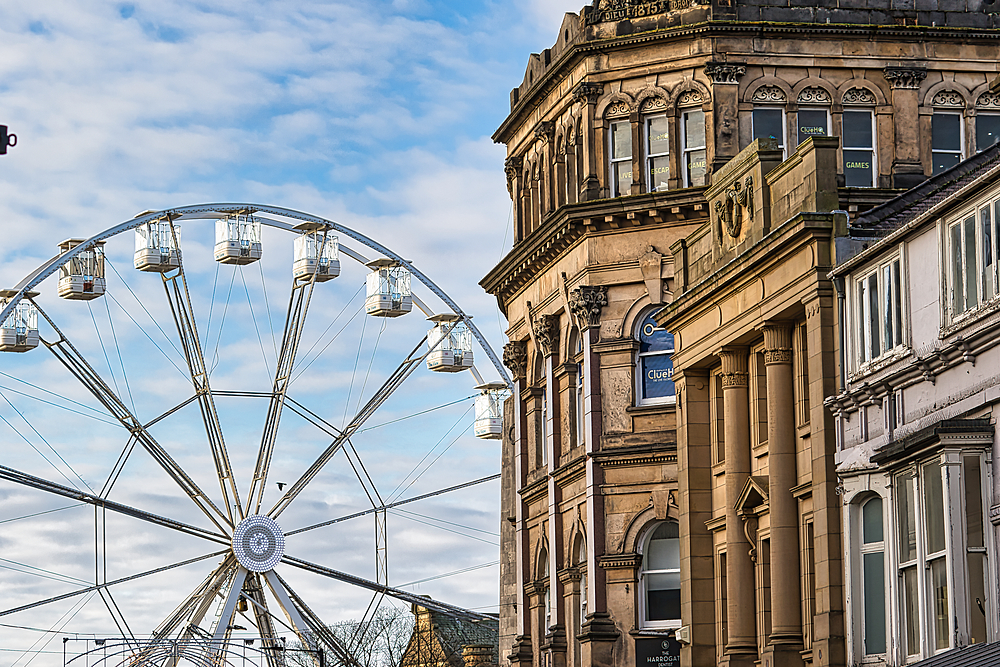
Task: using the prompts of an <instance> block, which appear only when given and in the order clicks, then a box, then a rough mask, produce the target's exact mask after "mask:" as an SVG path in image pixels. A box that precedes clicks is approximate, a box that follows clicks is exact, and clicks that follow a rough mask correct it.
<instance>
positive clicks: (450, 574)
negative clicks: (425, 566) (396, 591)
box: [396, 560, 500, 611]
mask: <svg viewBox="0 0 1000 667" xmlns="http://www.w3.org/2000/svg"><path fill="white" fill-rule="evenodd" d="M499 564H500V561H498V560H494V561H490V562H489V563H480V564H479V565H473V566H472V567H463V568H462V569H461V570H453V571H452V572H445V573H444V574H438V575H435V576H433V577H427V578H426V579H417V580H416V581H410V582H407V583H405V584H397V585H396V588H404V587H406V586H414V585H416V584H423V583H426V582H428V581H435V580H437V579H444V578H446V577H453V576H455V575H456V574H465V573H466V572H473V571H475V570H483V569H485V568H487V567H496V566H497V565H499ZM499 606H500V605H497V604H491V605H486V606H485V607H471V608H470V610H472V611H475V610H476V609H490V608H491V607H499Z"/></svg>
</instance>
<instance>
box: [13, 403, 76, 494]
mask: <svg viewBox="0 0 1000 667" xmlns="http://www.w3.org/2000/svg"><path fill="white" fill-rule="evenodd" d="M0 396H3V394H0ZM3 399H4V400H5V401H6V400H7V397H6V396H3ZM7 402H8V403H10V401H7ZM15 410H16V408H15ZM0 420H3V423H5V424H7V426H10V429H11V430H12V431H14V433H17V434H18V435H19V436H20V437H21V440H24V442H25V443H27V445H28V446H29V447H31V448H32V449H33V450H35V451H36V452H37V453H38V455H39V456H41V457H42V458H43V459H45V462H46V463H48V464H49V465H50V466H52V469H53V470H55V471H56V472H57V473H59V474H60V475H62V477H63V479H65V480H66V481H67V482H69V483H70V484H72V485H73V488H75V489H77V490H79V489H80V487H79V486H77V484H76V482H74V481H73V480H72V479H70V478H69V476H68V475H67V474H66V473H64V472H63V471H62V470H61V469H60V468H59V466H57V465H56V464H55V463H53V462H52V461H51V459H49V457H47V456H45V454H43V453H42V452H41V450H39V449H38V447H35V445H34V444H33V443H32V442H31V441H30V440H28V439H27V438H26V437H24V434H23V433H21V432H20V431H19V430H18V429H17V427H15V426H14V425H13V424H11V423H10V422H9V421H7V418H6V417H4V416H3V415H2V414H0Z"/></svg>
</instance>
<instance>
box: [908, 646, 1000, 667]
mask: <svg viewBox="0 0 1000 667" xmlns="http://www.w3.org/2000/svg"><path fill="white" fill-rule="evenodd" d="M996 665H1000V642H992V643H989V644H972V645H971V646H966V647H964V648H955V649H952V650H950V651H945V652H944V653H942V654H941V655H936V656H934V657H933V658H927V659H926V660H921V661H920V662H917V663H914V664H913V665H911V667H995V666H996Z"/></svg>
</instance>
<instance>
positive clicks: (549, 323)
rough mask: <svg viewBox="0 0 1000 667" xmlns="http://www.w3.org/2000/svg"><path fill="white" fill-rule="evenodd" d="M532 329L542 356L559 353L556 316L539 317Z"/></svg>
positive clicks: (557, 320)
mask: <svg viewBox="0 0 1000 667" xmlns="http://www.w3.org/2000/svg"><path fill="white" fill-rule="evenodd" d="M533 329H534V332H535V342H536V343H538V348H539V349H540V350H541V351H542V356H545V357H547V356H549V355H552V354H556V353H557V352H559V318H558V317H557V316H556V315H539V316H538V319H537V320H535V325H534V327H533Z"/></svg>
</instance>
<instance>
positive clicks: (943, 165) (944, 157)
mask: <svg viewBox="0 0 1000 667" xmlns="http://www.w3.org/2000/svg"><path fill="white" fill-rule="evenodd" d="M933 158H934V160H933V161H934V173H935V174H940V173H941V172H942V171H947V170H948V169H951V168H952V167H954V166H955V165H956V164H958V163H959V162H961V161H962V154H961V153H939V152H935V153H934V154H933Z"/></svg>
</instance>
